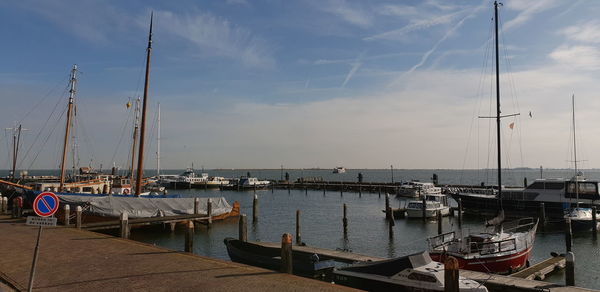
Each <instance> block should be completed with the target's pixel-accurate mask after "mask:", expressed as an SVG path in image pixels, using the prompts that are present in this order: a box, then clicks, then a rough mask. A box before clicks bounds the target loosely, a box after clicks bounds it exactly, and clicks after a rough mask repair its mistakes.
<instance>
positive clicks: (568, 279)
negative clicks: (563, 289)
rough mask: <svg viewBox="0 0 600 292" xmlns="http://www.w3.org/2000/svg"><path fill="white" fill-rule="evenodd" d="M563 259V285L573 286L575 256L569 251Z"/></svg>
mask: <svg viewBox="0 0 600 292" xmlns="http://www.w3.org/2000/svg"><path fill="white" fill-rule="evenodd" d="M565 259H566V266H565V267H566V268H565V285H567V286H575V254H574V253H573V252H571V251H570V252H568V253H567V254H566V256H565Z"/></svg>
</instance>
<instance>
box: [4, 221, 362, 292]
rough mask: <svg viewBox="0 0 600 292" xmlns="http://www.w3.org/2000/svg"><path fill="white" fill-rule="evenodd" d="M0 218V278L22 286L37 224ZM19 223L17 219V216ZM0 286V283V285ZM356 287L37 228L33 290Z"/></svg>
mask: <svg viewBox="0 0 600 292" xmlns="http://www.w3.org/2000/svg"><path fill="white" fill-rule="evenodd" d="M4 218H6V217H0V238H2V240H0V282H4V285H8V286H9V287H11V288H12V289H14V290H17V291H19V290H20V291H23V290H26V289H27V284H28V281H29V271H30V268H31V261H32V257H33V250H34V246H35V240H36V236H37V230H38V229H37V227H34V226H26V225H24V224H23V223H20V222H15V221H14V220H6V221H5V220H3V219H4ZM21 222H22V220H21ZM2 289H5V290H6V287H5V286H3V285H0V290H2ZM340 290H342V291H357V290H354V289H350V288H347V287H343V286H337V285H332V284H330V283H326V282H321V281H317V280H312V279H308V278H302V277H297V276H293V275H288V274H282V273H278V272H273V271H269V270H265V269H261V268H256V267H251V266H247V265H243V264H238V263H233V262H227V261H223V260H218V259H213V258H208V257H203V256H197V255H193V254H189V253H183V252H179V251H174V250H168V249H164V248H160V247H156V246H153V245H149V244H144V243H139V242H135V241H131V240H124V239H120V238H115V237H112V236H108V235H103V234H98V233H94V232H90V231H85V230H77V229H75V228H63V227H47V228H44V229H43V232H42V241H41V245H40V254H39V259H38V265H37V269H36V277H35V282H34V291H111V292H112V291H219V292H222V291H340Z"/></svg>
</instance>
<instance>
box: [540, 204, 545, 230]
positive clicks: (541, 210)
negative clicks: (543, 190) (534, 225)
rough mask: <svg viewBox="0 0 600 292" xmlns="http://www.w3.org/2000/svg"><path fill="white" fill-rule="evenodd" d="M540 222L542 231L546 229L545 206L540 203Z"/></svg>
mask: <svg viewBox="0 0 600 292" xmlns="http://www.w3.org/2000/svg"><path fill="white" fill-rule="evenodd" d="M540 221H541V222H540V223H541V225H542V230H544V229H545V228H546V206H545V204H544V202H541V203H540Z"/></svg>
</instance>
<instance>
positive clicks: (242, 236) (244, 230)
mask: <svg viewBox="0 0 600 292" xmlns="http://www.w3.org/2000/svg"><path fill="white" fill-rule="evenodd" d="M238 234H239V236H238V237H239V240H240V241H243V242H246V241H248V220H247V218H246V214H242V215H240V222H239V233H238Z"/></svg>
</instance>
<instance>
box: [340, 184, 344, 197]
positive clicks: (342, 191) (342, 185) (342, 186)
mask: <svg viewBox="0 0 600 292" xmlns="http://www.w3.org/2000/svg"><path fill="white" fill-rule="evenodd" d="M343 196H344V183H342V184H341V185H340V197H343Z"/></svg>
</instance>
